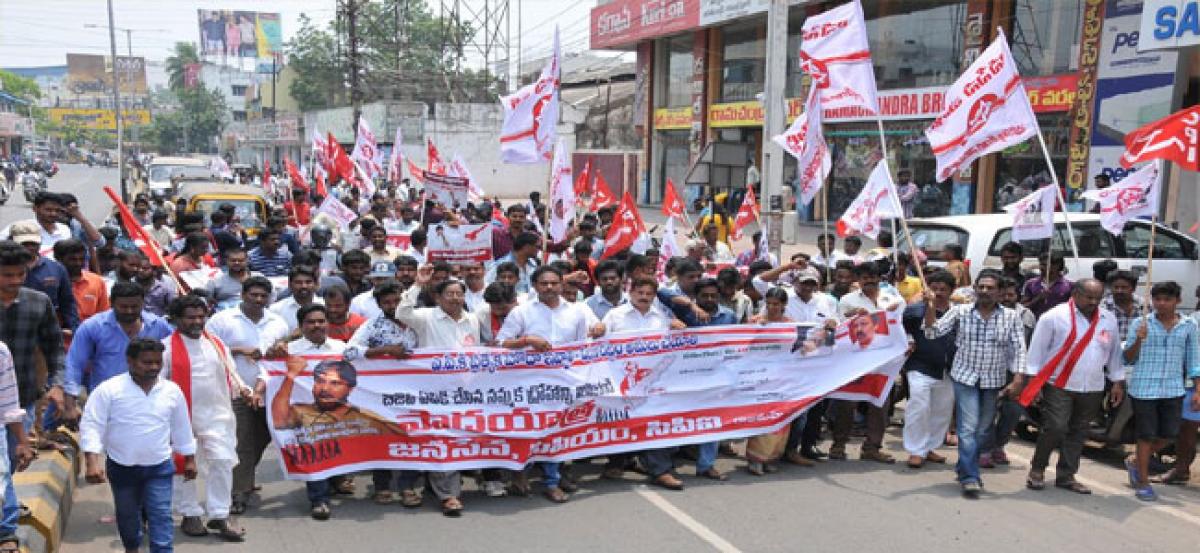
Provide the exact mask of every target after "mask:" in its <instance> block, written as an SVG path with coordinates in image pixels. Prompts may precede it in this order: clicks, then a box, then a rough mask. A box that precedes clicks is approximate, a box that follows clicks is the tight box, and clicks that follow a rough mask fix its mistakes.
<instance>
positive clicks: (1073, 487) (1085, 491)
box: [1054, 480, 1092, 495]
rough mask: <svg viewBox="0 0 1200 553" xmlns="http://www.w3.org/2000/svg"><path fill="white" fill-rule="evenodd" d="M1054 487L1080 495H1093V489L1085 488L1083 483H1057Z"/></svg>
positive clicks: (1071, 481) (1069, 481) (1072, 481)
mask: <svg viewBox="0 0 1200 553" xmlns="http://www.w3.org/2000/svg"><path fill="white" fill-rule="evenodd" d="M1054 487H1056V488H1062V489H1064V490H1070V491H1073V492H1075V493H1077V494H1080V495H1091V494H1092V489H1091V488H1089V487H1087V486H1084V485H1083V484H1082V483H1080V482H1078V481H1076V480H1068V481H1066V482H1055V483H1054Z"/></svg>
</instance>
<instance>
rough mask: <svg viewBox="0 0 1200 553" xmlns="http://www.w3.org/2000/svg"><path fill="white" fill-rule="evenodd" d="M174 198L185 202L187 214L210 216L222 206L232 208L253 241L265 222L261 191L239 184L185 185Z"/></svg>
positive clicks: (265, 215)
mask: <svg viewBox="0 0 1200 553" xmlns="http://www.w3.org/2000/svg"><path fill="white" fill-rule="evenodd" d="M177 198H182V199H184V200H186V201H187V209H186V212H187V213H193V212H198V213H201V214H203V215H204V220H205V221H208V220H209V215H211V214H212V212H213V211H216V210H217V208H218V207H220V206H221V204H231V205H233V207H234V212H235V217H237V218H238V221H239V223H240V224H241V226H242V228H243V229H245V231H246V237H247V238H249V239H255V238H257V237H258V233H259V231H260V230H262V228H263V227H264V226H265V225H266V222H267V214H268V211H267V199H266V196H265V195H264V194H263V191H262V189H261V188H258V187H255V186H245V185H241V184H224V183H186V184H183V185H182V186H180V188H179V191H178V193H177Z"/></svg>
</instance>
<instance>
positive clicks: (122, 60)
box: [64, 54, 147, 99]
mask: <svg viewBox="0 0 1200 553" xmlns="http://www.w3.org/2000/svg"><path fill="white" fill-rule="evenodd" d="M114 65H115V67H114ZM114 69H115V70H116V72H117V79H118V80H117V82H118V83H120V85H121V94H129V95H132V96H145V95H146V91H147V87H146V59H145V58H142V57H132V58H131V57H127V56H117V62H116V64H114V63H113V58H112V57H111V56H100V55H96V54H67V80H66V83H65V84H66V89H67V91H68V92H69V93H70V95H71V96H72V97H75V98H94V97H101V98H104V99H108V98H109V95H110V94H112V87H113V85H112V83H113V71H114ZM64 96H66V94H64Z"/></svg>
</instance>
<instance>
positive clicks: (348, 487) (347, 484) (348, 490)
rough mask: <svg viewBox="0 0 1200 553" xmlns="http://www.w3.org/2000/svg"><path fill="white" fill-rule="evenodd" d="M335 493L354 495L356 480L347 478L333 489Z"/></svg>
mask: <svg viewBox="0 0 1200 553" xmlns="http://www.w3.org/2000/svg"><path fill="white" fill-rule="evenodd" d="M333 493H335V494H337V495H354V479H353V478H346V479H343V480H340V481H338V483H337V484H336V485H335V486H334V487H333Z"/></svg>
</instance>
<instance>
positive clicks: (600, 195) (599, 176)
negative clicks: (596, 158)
mask: <svg viewBox="0 0 1200 553" xmlns="http://www.w3.org/2000/svg"><path fill="white" fill-rule="evenodd" d="M594 188H595V189H594V190H592V206H591V207H589V208H588V210H590V211H596V210H597V209H600V208H602V207H604V206H608V205H613V204H615V203H617V198H616V197H615V196H613V193H612V189H611V188H609V187H608V181H606V180H604V174H603V173H601V172H600V170H599V169H597V170H596V186H595V187H594Z"/></svg>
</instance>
